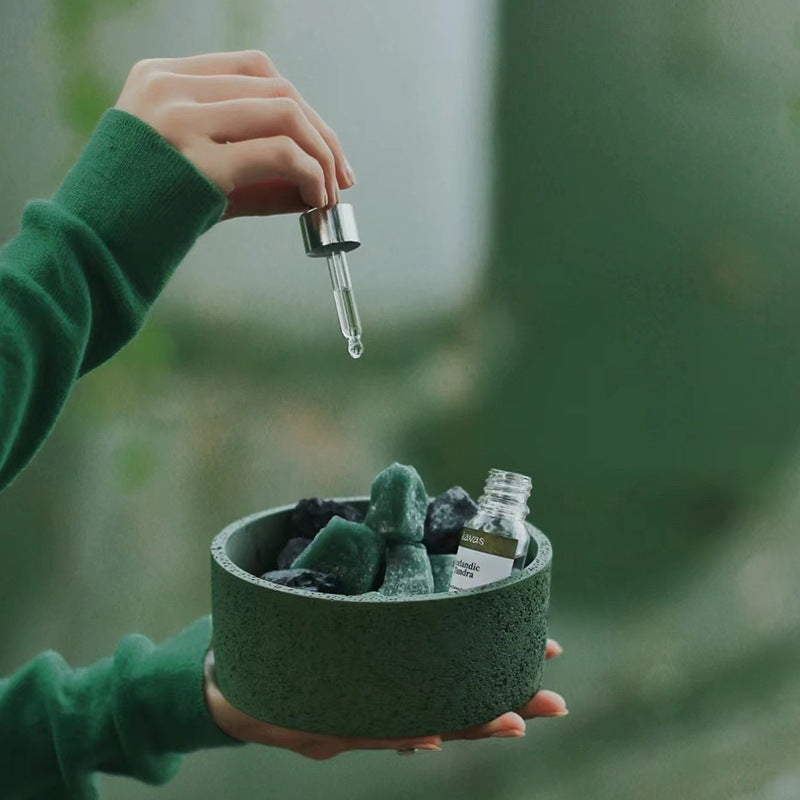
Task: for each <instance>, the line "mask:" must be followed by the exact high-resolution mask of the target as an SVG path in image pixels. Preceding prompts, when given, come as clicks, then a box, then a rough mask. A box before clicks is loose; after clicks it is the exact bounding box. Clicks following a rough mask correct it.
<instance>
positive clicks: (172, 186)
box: [0, 109, 225, 489]
mask: <svg viewBox="0 0 800 800" xmlns="http://www.w3.org/2000/svg"><path fill="white" fill-rule="evenodd" d="M224 209H225V197H224V195H223V194H222V193H221V192H220V191H219V190H218V189H217V187H216V186H215V185H214V184H213V183H212V182H211V181H210V180H208V179H207V178H206V177H205V176H204V175H203V174H202V173H200V172H199V171H198V170H197V169H196V168H195V167H194V165H193V164H192V163H191V162H189V161H188V160H187V159H185V158H184V157H183V156H182V155H181V154H180V153H179V152H178V151H177V150H175V149H174V148H173V147H172V146H171V145H170V144H169V143H167V142H166V141H165V140H164V139H163V138H162V137H161V136H160V135H159V134H158V133H157V132H156V131H155V130H153V129H152V128H151V127H150V126H149V125H147V124H146V123H144V122H142V121H141V120H139V119H138V118H137V117H134V116H132V115H130V114H127V113H125V112H124V111H119V110H116V109H111V110H109V111H107V112H106V113H105V114H104V116H103V118H102V119H101V120H100V123H99V124H98V126H97V129H96V130H95V132H94V134H93V135H92V137H91V139H90V140H89V142H88V144H87V145H86V148H85V149H84V151H83V153H82V154H81V157H80V159H79V160H78V163H77V164H76V165H75V166H74V167H73V169H72V170H71V171H70V172H69V173H68V175H67V177H66V179H65V180H64V182H63V184H62V185H61V187H60V188H59V190H58V191H57V192H56V194H55V196H54V197H53V198H52V200H49V201H41V200H38V201H33V202H31V203H29V204H28V206H27V207H26V208H25V212H24V214H23V218H22V225H21V228H20V231H19V234H18V235H17V236H16V237H15V238H14V239H12V240H11V241H10V242H9V243H8V244H7V245H6V246H5V247H4V248H3V249H2V250H1V251H0V489H2V488H3V487H5V486H6V485H7V484H8V483H9V482H10V481H11V480H12V479H13V478H14V476H15V475H16V474H17V473H18V472H19V471H20V470H21V469H22V468H23V467H24V466H25V464H27V462H28V461H29V460H30V458H31V457H32V456H33V454H34V453H35V452H36V450H37V449H38V447H39V445H40V444H41V443H42V441H43V440H44V438H45V437H46V435H47V433H48V432H49V431H50V429H51V427H52V426H53V423H54V422H55V419H56V417H57V415H58V413H59V412H60V410H61V408H62V406H63V405H64V402H65V401H66V398H67V394H68V393H69V390H70V389H71V387H72V385H73V384H74V382H75V380H76V379H77V378H78V377H79V376H80V375H82V374H84V373H85V372H87V371H89V370H90V369H92V368H93V367H95V366H97V365H98V364H100V363H102V362H103V361H105V360H106V359H107V358H109V357H110V356H111V355H113V354H114V353H115V352H116V351H117V350H119V348H121V347H122V346H123V345H124V344H125V343H126V342H128V341H129V340H130V339H131V338H132V337H133V335H134V334H135V333H136V331H137V330H138V329H139V327H140V326H141V324H142V322H143V320H144V317H145V314H146V313H147V311H148V309H149V308H150V306H151V304H152V303H153V301H154V300H155V298H156V296H157V295H158V293H159V292H160V291H161V289H162V288H163V287H164V285H165V283H166V282H167V280H168V278H169V277H170V275H171V274H172V272H173V270H174V269H175V267H176V265H177V264H178V262H179V261H180V260H181V259H182V258H183V257H184V256H185V255H186V253H187V251H188V250H189V248H190V247H191V246H192V244H193V243H194V241H195V240H196V239H197V237H198V236H199V235H200V234H201V233H203V232H204V231H205V230H207V229H208V228H209V227H210V226H211V225H213V224H214V223H215V222H216V221H218V220H219V218H220V216H221V215H222V213H223V211H224Z"/></svg>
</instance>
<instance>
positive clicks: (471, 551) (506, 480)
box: [450, 469, 533, 592]
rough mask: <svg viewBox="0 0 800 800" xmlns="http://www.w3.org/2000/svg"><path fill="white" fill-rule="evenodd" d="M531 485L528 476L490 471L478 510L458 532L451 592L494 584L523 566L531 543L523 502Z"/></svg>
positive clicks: (526, 509) (526, 513)
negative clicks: (459, 539)
mask: <svg viewBox="0 0 800 800" xmlns="http://www.w3.org/2000/svg"><path fill="white" fill-rule="evenodd" d="M532 485H533V484H532V482H531V479H530V478H529V477H528V476H527V475H519V474H518V473H516V472H504V471H503V470H499V469H492V470H490V471H489V477H488V478H487V479H486V484H485V486H484V489H483V495H482V496H481V498H480V500H478V510H477V512H476V513H475V516H474V517H472V519H470V520H469V521H468V522H466V523H465V524H464V529H463V531H462V532H461V541H460V543H459V546H458V552H457V553H456V559H455V565H454V567H453V577H452V579H451V581H450V591H451V592H457V591H461V590H463V589H474V588H475V587H476V586H484V585H485V584H487V583H494V582H495V581H499V580H502V579H503V578H507V577H508V576H509V575H510V574H511V573H512V571H514V570H517V569H522V568H523V567H524V566H525V559H526V557H527V554H528V545H529V543H530V534H529V533H528V528H527V525H526V524H525V518H526V517H527V516H528V511H529V509H528V506H527V505H526V502H527V500H528V497H529V495H530V493H531V488H532Z"/></svg>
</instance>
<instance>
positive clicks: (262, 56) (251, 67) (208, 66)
mask: <svg viewBox="0 0 800 800" xmlns="http://www.w3.org/2000/svg"><path fill="white" fill-rule="evenodd" d="M155 62H156V63H157V64H158V65H159V66H163V67H164V69H167V70H168V71H170V72H174V73H176V74H178V75H251V76H253V77H256V78H278V77H280V72H278V69H277V67H276V66H275V65H274V64H273V63H272V59H271V58H270V57H269V56H268V55H267V54H266V53H263V52H261V50H239V51H236V52H232V53H204V54H203V55H199V56H187V57H185V58H158V59H155Z"/></svg>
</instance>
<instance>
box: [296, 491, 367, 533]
mask: <svg viewBox="0 0 800 800" xmlns="http://www.w3.org/2000/svg"><path fill="white" fill-rule="evenodd" d="M334 517H341V519H346V520H350V522H363V521H364V515H363V514H362V513H361V512H360V511H359V510H358V509H357V508H354V507H353V506H351V505H348V504H347V503H337V502H336V501H335V500H321V499H320V498H319V497H307V498H305V499H303V500H300V501H299V502H298V503H297V505H296V506H295V507H294V510H293V511H292V512H291V514H290V515H289V522H290V524H291V530H292V533H293V534H294V535H295V536H302V537H304V538H306V539H313V538H314V537H315V536H316V535H317V534H318V533H319V532H320V531H321V530H322V529H323V528H324V527H325V526H326V525H327V524H328V523H329V522H330V521H331V520H332V519H333V518H334Z"/></svg>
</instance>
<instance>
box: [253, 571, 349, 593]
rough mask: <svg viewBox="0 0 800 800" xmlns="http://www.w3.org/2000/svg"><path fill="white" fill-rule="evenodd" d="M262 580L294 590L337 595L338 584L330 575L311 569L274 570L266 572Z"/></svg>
mask: <svg viewBox="0 0 800 800" xmlns="http://www.w3.org/2000/svg"><path fill="white" fill-rule="evenodd" d="M261 578H262V579H263V580H265V581H270V582H271V583H278V584H280V585H281V586H289V587H290V588H292V589H305V590H306V591H308V592H327V593H333V594H335V593H336V584H335V583H334V581H333V579H332V578H331V576H330V575H325V574H324V573H322V572H315V571H314V570H311V569H274V570H272V571H270V572H265V573H264V574H263V575H262V576H261Z"/></svg>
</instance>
